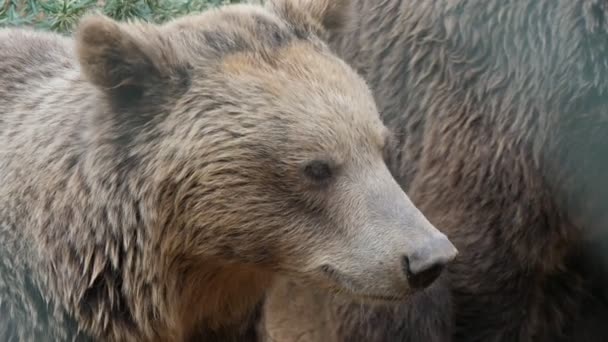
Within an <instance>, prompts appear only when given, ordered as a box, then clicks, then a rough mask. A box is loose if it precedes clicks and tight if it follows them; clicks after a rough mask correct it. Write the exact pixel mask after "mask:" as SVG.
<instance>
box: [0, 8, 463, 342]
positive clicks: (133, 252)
mask: <svg viewBox="0 0 608 342" xmlns="http://www.w3.org/2000/svg"><path fill="white" fill-rule="evenodd" d="M347 5H348V2H346V1H329V0H327V1H315V2H312V1H307V0H301V1H287V0H276V1H272V2H271V3H269V4H268V6H267V7H261V6H254V5H233V6H228V7H225V8H222V9H218V10H211V11H208V12H205V13H202V14H197V15H191V16H186V17H182V18H179V19H176V20H173V21H170V22H168V23H166V24H163V25H153V24H149V23H143V22H130V23H119V22H116V21H113V20H111V19H109V18H106V17H103V16H87V17H86V18H85V19H83V20H82V22H81V23H80V24H79V25H78V28H77V30H76V34H75V38H74V39H72V38H67V37H60V36H59V35H55V34H51V33H42V32H35V31H32V30H27V29H3V30H1V31H0V146H1V147H0V312H1V315H2V317H1V318H0V339H1V340H2V341H14V340H27V341H31V340H48V339H50V340H53V341H56V340H60V341H64V340H86V339H95V340H103V341H126V340H130V341H161V340H162V341H184V340H191V339H194V340H203V341H212V340H222V341H226V340H235V339H237V338H238V336H239V335H240V334H247V335H244V336H241V337H240V338H239V339H238V340H246V339H249V338H253V337H252V336H251V335H249V334H250V331H248V330H247V328H249V327H250V324H249V320H250V319H251V317H253V316H254V315H255V313H256V308H257V307H259V303H260V302H261V301H262V299H263V296H264V293H265V291H266V289H267V288H268V287H269V286H270V284H271V283H272V282H273V280H274V279H275V278H277V277H286V278H288V279H293V280H296V281H297V282H299V283H302V284H307V285H309V286H312V287H316V286H318V287H323V288H327V289H330V290H331V291H334V292H340V293H346V294H348V296H350V297H353V298H359V299H370V300H378V301H395V300H401V299H403V298H406V297H407V296H409V295H410V294H411V293H414V292H415V291H416V290H419V289H421V288H424V287H425V286H427V285H428V284H429V283H430V282H432V281H433V280H434V279H435V278H436V277H437V276H438V275H439V274H440V273H441V270H442V268H443V266H444V265H445V264H446V263H448V262H449V261H450V260H451V259H453V258H454V256H455V255H456V253H457V252H456V249H455V248H454V246H453V245H452V244H451V243H450V241H449V240H448V239H447V238H446V236H445V235H443V234H442V233H440V232H439V231H438V230H437V229H436V228H434V227H433V226H432V225H431V224H430V223H429V222H428V221H427V220H426V218H425V217H424V216H423V215H422V214H421V213H420V211H419V210H418V209H417V208H416V207H415V206H414V205H413V204H412V202H411V201H410V200H409V199H408V197H407V196H406V194H405V193H404V192H403V190H402V189H401V188H400V186H399V185H398V184H397V182H396V181H395V180H394V178H393V177H392V176H391V174H390V172H389V170H388V168H387V167H386V164H385V162H384V160H383V154H382V151H383V148H384V145H385V144H386V142H387V141H388V138H389V137H390V135H389V134H387V129H386V127H385V126H384V125H383V123H382V122H381V120H380V116H379V115H378V112H377V110H376V107H375V104H374V101H373V97H372V94H371V92H370V91H369V89H368V87H367V85H366V84H365V82H364V81H363V79H362V78H361V77H360V76H358V75H357V74H356V73H355V72H354V71H353V70H352V69H351V68H350V67H348V66H347V65H346V63H344V62H343V61H341V60H340V59H338V58H337V57H335V56H334V55H333V54H332V53H331V52H330V50H329V48H328V46H327V45H326V44H325V43H323V41H322V40H321V39H320V38H319V37H320V36H322V35H323V33H324V32H325V30H326V29H327V28H335V27H337V26H338V25H340V21H341V19H340V18H341V15H342V14H343V13H347V11H346V10H345V9H344V6H347Z"/></svg>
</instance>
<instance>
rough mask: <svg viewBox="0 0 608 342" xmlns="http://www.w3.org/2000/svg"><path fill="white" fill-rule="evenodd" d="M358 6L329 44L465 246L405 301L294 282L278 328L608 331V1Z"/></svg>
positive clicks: (414, 187)
mask: <svg viewBox="0 0 608 342" xmlns="http://www.w3.org/2000/svg"><path fill="white" fill-rule="evenodd" d="M350 16H351V18H352V21H353V24H352V26H351V27H350V29H348V28H347V29H345V30H343V31H342V32H334V33H333V34H332V37H331V38H330V40H331V46H332V48H333V49H334V51H335V52H336V53H337V54H338V56H340V57H342V58H343V59H344V60H345V61H347V62H348V63H350V65H351V66H353V67H354V68H355V69H356V70H357V71H358V72H359V73H360V74H361V75H363V77H364V78H365V79H366V81H367V82H368V84H369V85H370V87H371V88H372V90H373V92H374V96H375V100H376V103H377V105H378V108H379V111H380V113H381V114H382V117H383V120H384V122H385V124H387V126H388V127H389V128H391V129H392V130H393V131H394V132H395V136H396V137H397V139H396V140H395V144H394V145H391V146H388V148H387V150H386V152H387V153H386V159H387V162H388V165H389V168H390V170H391V172H392V174H393V176H394V177H396V179H397V180H398V181H399V183H400V184H401V186H402V187H403V189H404V190H406V191H407V192H408V195H410V198H412V200H413V202H414V203H415V204H416V205H417V206H418V207H419V208H420V209H421V210H422V212H423V213H424V214H425V215H427V217H428V218H429V220H430V221H431V222H432V223H433V224H434V225H435V226H437V227H439V228H440V229H442V230H443V231H444V232H446V234H447V235H448V237H449V238H450V239H451V240H452V241H453V242H454V244H455V245H456V247H457V248H458V250H459V251H460V254H459V256H458V257H457V258H456V260H455V262H453V263H451V264H450V266H449V267H448V269H449V272H446V276H447V278H446V279H440V280H441V281H439V282H437V283H436V284H434V285H433V286H431V287H430V288H429V289H428V290H427V291H425V292H421V293H418V294H416V295H414V296H413V297H412V298H411V299H410V300H409V301H408V303H409V304H407V303H406V304H403V305H400V306H397V307H395V306H389V307H380V308H373V307H363V308H362V307H361V306H360V305H346V304H344V305H341V304H340V303H337V304H335V305H333V306H331V307H329V308H326V305H325V303H326V302H327V301H329V300H330V298H328V297H327V295H325V294H323V293H322V292H319V291H313V290H312V289H307V288H304V287H303V286H298V285H297V284H289V283H287V284H284V285H283V286H281V287H279V288H277V289H275V291H274V292H273V294H272V295H271V296H270V297H269V299H268V305H267V306H266V308H265V311H266V317H265V319H266V329H267V330H268V333H269V334H270V335H271V336H280V337H279V339H280V340H281V341H289V340H295V337H298V341H303V339H301V338H300V336H301V335H302V334H305V333H306V332H308V331H315V334H316V336H327V339H323V341H328V340H331V339H333V340H338V341H450V340H453V341H467V342H468V341H472V342H475V341H509V342H510V341H576V342H578V341H604V340H605V339H606V337H607V336H608V324H606V323H607V322H608V291H607V290H606V289H608V263H607V260H608V258H607V257H608V252H607V249H606V247H605V246H607V244H606V242H607V241H608V239H607V236H608V232H607V229H608V228H607V227H608V220H607V218H608V195H607V194H608V192H607V191H606V190H607V189H608V186H607V185H608V183H607V181H606V180H607V179H608V178H607V175H608V63H607V60H608V59H607V56H608V54H607V53H608V6H607V3H606V1H599V0H429V1H413V0H386V1H380V2H374V1H364V0H357V1H354V5H353V7H352V8H351V10H350ZM601 246H604V247H601ZM289 318H291V321H290V320H289ZM315 320H316V321H315ZM311 336H312V335H311ZM316 338H317V337H315V336H312V337H311V338H310V340H319V339H316Z"/></svg>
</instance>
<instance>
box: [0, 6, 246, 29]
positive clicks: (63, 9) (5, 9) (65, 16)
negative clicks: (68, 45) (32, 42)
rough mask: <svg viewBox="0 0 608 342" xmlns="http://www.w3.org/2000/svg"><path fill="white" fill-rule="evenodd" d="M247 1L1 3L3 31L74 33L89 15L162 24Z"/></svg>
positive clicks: (0, 25)
mask: <svg viewBox="0 0 608 342" xmlns="http://www.w3.org/2000/svg"><path fill="white" fill-rule="evenodd" d="M236 2H245V1H244V0H0V27H5V26H32V27H36V28H41V29H46V30H51V31H56V32H60V33H64V34H66V33H70V32H71V30H72V29H73V28H74V25H75V24H76V23H77V22H78V19H79V18H80V17H82V15H84V14H85V13H89V12H98V13H103V14H105V15H107V16H109V17H112V18H114V19H116V20H128V19H143V20H146V21H150V22H156V23H162V22H164V21H167V20H168V19H171V18H174V17H177V16H180V15H184V14H187V13H191V12H200V11H203V10H206V9H208V8H210V7H214V6H219V5H223V4H228V3H236Z"/></svg>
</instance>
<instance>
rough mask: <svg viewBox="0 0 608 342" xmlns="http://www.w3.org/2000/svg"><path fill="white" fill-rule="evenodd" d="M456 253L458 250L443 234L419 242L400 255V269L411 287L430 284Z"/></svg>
mask: <svg viewBox="0 0 608 342" xmlns="http://www.w3.org/2000/svg"><path fill="white" fill-rule="evenodd" d="M456 255H458V250H457V249H456V247H454V245H452V243H451V242H450V240H448V238H447V237H445V236H444V235H441V236H439V237H435V238H432V239H430V240H429V241H428V242H426V243H421V244H419V245H418V246H417V248H416V249H415V250H413V251H412V252H411V253H408V254H405V255H404V256H403V257H402V260H401V261H402V269H403V272H404V273H405V276H406V277H407V280H408V283H409V286H410V287H411V288H412V289H423V288H426V287H428V286H429V285H431V284H432V283H433V282H434V281H435V280H436V279H437V278H438V277H439V275H440V274H441V272H442V271H443V269H444V268H445V267H446V266H447V264H448V263H450V262H451V261H452V260H454V258H455V257H456Z"/></svg>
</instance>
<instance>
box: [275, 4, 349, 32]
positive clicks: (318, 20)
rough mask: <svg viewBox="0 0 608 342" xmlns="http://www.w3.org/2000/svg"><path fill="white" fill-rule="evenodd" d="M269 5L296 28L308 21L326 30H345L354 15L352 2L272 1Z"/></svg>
mask: <svg viewBox="0 0 608 342" xmlns="http://www.w3.org/2000/svg"><path fill="white" fill-rule="evenodd" d="M269 5H270V7H271V8H272V9H273V10H274V11H275V12H277V13H278V14H279V15H281V16H282V17H284V18H285V19H286V20H287V21H288V22H291V23H292V24H294V25H296V26H298V25H302V24H306V23H305V22H304V21H308V24H313V25H315V26H317V27H321V28H323V29H325V30H339V29H342V28H344V27H345V26H347V22H348V19H349V18H350V17H351V15H352V13H351V5H352V1H351V0H270V3H269Z"/></svg>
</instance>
